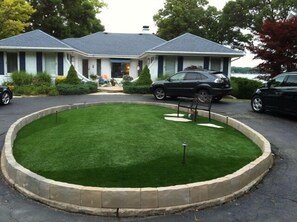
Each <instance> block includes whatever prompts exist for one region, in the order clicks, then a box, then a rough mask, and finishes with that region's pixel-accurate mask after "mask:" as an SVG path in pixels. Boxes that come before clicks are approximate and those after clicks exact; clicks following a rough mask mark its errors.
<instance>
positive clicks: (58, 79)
mask: <svg viewBox="0 0 297 222" xmlns="http://www.w3.org/2000/svg"><path fill="white" fill-rule="evenodd" d="M65 81H66V77H65V76H57V77H56V78H55V85H58V84H60V83H65Z"/></svg>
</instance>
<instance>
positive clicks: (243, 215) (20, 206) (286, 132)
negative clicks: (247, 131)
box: [0, 95, 297, 222]
mask: <svg viewBox="0 0 297 222" xmlns="http://www.w3.org/2000/svg"><path fill="white" fill-rule="evenodd" d="M104 101H151V102H154V101H155V100H154V99H153V98H152V96H127V95H84V96H60V97H35V98H34V97H31V98H15V99H14V100H13V101H12V103H11V104H10V105H9V106H1V107H0V147H1V148H0V149H2V146H3V141H4V136H5V133H6V131H7V129H8V127H9V126H10V125H11V124H12V123H13V122H14V121H15V120H17V119H18V118H20V117H22V116H25V115H27V114H29V113H31V112H34V111H37V110H40V109H43V108H47V107H51V106H56V105H62V104H73V103H81V102H104ZM166 102H167V103H176V101H174V100H168V101H166ZM213 111H214V112H217V113H221V114H224V115H227V116H231V117H234V118H235V119H238V120H240V121H242V122H243V123H246V124H247V125H249V126H251V127H252V128H254V129H255V130H257V131H259V132H260V133H262V134H263V135H264V136H265V137H266V138H267V139H268V140H269V141H270V142H271V144H272V148H273V152H274V153H275V154H276V155H275V165H274V167H273V169H272V170H271V172H270V173H269V174H268V175H267V176H266V177H265V178H264V180H263V182H261V183H260V184H258V185H257V186H256V187H254V188H253V189H252V191H251V192H249V193H248V194H246V195H244V196H242V197H240V198H239V199H237V200H235V201H232V202H230V203H226V204H224V205H222V206H217V207H213V208H209V209H204V210H201V211H194V210H192V211H189V212H183V213H180V214H175V215H167V216H156V217H149V218H120V219H118V218H107V217H96V216H89V215H82V214H74V213H68V212H64V211H60V210H56V209H53V208H50V207H48V206H45V205H43V204H40V203H38V202H36V201H32V200H30V199H27V198H25V197H24V196H22V195H21V194H20V193H18V192H16V191H15V190H13V188H12V187H10V186H9V185H7V184H6V182H5V181H4V180H3V177H2V175H0V222H16V221H19V222H60V221H61V222H62V221H63V222H78V221H83V222H85V221H86V222H95V221H96V222H100V221H107V222H109V221H112V222H113V221H162V222H163V221H164V222H169V221H176V222H177V221H185V222H188V221H207V222H209V221H210V222H212V221H224V222H225V221H232V222H233V221H261V222H264V221H269V222H273V221H296V220H297V210H296V209H297V170H296V169H297V120H296V118H289V117H286V116H277V115H273V114H263V115H260V114H256V113H253V112H252V111H251V108H250V105H249V103H248V102H226V101H223V102H220V103H217V104H214V105H213Z"/></svg>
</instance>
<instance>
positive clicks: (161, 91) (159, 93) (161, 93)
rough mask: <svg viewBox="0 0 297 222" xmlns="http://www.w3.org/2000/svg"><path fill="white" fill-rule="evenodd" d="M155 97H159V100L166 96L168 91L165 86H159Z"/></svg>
mask: <svg viewBox="0 0 297 222" xmlns="http://www.w3.org/2000/svg"><path fill="white" fill-rule="evenodd" d="M154 97H155V98H156V99H157V100H163V99H165V98H166V92H165V90H164V88H162V87H158V88H156V89H155V90H154Z"/></svg>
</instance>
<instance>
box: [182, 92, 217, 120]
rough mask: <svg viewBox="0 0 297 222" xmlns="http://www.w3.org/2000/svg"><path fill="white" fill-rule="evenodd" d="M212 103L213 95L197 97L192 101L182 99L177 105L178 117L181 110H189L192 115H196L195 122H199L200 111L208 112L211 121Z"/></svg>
mask: <svg viewBox="0 0 297 222" xmlns="http://www.w3.org/2000/svg"><path fill="white" fill-rule="evenodd" d="M211 102H212V95H197V96H195V97H194V98H193V99H192V100H186V99H182V100H180V101H179V102H178V105H177V116H178V117H179V115H180V108H186V109H188V112H189V114H190V115H194V118H193V119H194V121H195V122H196V121H197V114H198V110H205V111H208V120H209V121H211V113H210V110H211Z"/></svg>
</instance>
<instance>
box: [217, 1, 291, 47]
mask: <svg viewBox="0 0 297 222" xmlns="http://www.w3.org/2000/svg"><path fill="white" fill-rule="evenodd" d="M296 7H297V4H296V0H235V1H229V2H227V4H226V5H225V7H224V8H223V10H222V16H221V20H220V24H221V27H222V31H223V30H225V32H221V34H222V36H224V39H225V42H226V43H227V44H231V45H232V46H233V47H236V48H243V47H246V46H247V45H249V44H251V43H252V42H253V41H254V38H255V37H256V36H258V34H259V32H260V31H261V28H262V25H263V23H264V22H265V21H272V22H275V21H279V20H285V19H286V17H287V15H288V12H289V11H290V10H292V9H293V8H296Z"/></svg>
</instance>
